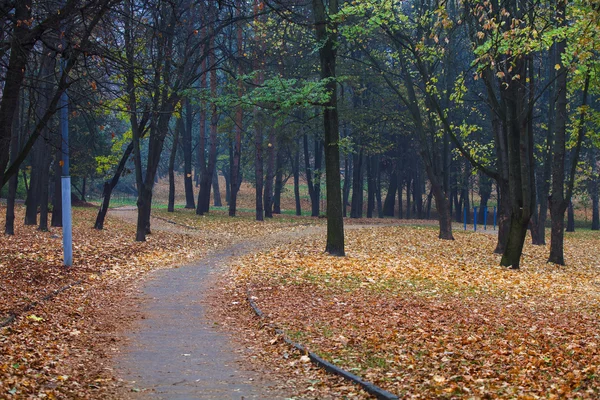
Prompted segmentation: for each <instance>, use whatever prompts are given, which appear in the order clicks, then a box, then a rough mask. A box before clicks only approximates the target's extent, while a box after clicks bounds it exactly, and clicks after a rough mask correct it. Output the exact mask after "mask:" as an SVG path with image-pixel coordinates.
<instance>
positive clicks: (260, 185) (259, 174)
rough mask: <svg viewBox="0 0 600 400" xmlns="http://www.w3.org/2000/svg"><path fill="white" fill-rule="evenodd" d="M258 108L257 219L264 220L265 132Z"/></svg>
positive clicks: (256, 148)
mask: <svg viewBox="0 0 600 400" xmlns="http://www.w3.org/2000/svg"><path fill="white" fill-rule="evenodd" d="M259 113H260V112H259V111H258V110H255V111H254V120H255V121H256V122H255V125H254V152H255V158H254V174H255V176H254V179H255V180H256V220H257V221H263V220H264V219H265V217H264V209H263V179H264V172H263V170H264V169H263V157H262V146H263V140H262V139H263V132H262V126H263V125H262V118H261V121H258V114H259Z"/></svg>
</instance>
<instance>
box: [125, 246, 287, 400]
mask: <svg viewBox="0 0 600 400" xmlns="http://www.w3.org/2000/svg"><path fill="white" fill-rule="evenodd" d="M251 248H252V246H250V245H249V244H247V245H238V246H233V247H230V248H227V249H226V250H224V251H221V252H219V253H216V254H213V255H210V256H208V257H206V258H204V259H203V260H201V261H200V262H198V263H197V264H194V265H190V266H187V267H182V268H175V269H167V270H162V271H160V272H158V273H157V274H156V275H155V276H154V277H153V278H152V279H151V280H149V281H148V282H147V283H146V284H145V285H144V286H143V288H142V292H143V297H145V298H146V299H147V301H144V302H143V304H142V308H141V310H140V311H141V313H142V315H143V316H144V319H142V320H140V321H138V323H136V326H135V328H136V329H135V331H134V332H133V333H130V334H129V335H128V339H129V340H128V341H127V343H128V345H127V346H126V347H125V348H124V349H122V353H121V357H120V359H118V360H117V366H118V369H119V370H121V371H122V372H123V378H124V379H126V380H128V381H130V382H131V381H135V382H134V383H133V386H134V388H135V389H136V390H137V389H139V390H140V392H139V393H137V394H136V393H132V397H134V398H155V399H237V400H239V399H280V398H284V397H283V396H281V395H280V394H278V393H277V392H276V390H274V389H272V388H271V387H272V386H273V382H270V381H268V380H266V379H264V377H262V376H261V375H260V374H258V373H257V372H254V371H249V370H247V369H245V368H244V366H243V364H242V362H241V357H240V355H239V354H238V353H236V349H233V348H232V347H231V346H232V345H231V342H230V339H229V338H228V337H227V335H226V334H225V333H223V332H221V331H220V330H218V329H216V328H215V326H214V322H213V321H211V320H210V319H209V318H207V316H206V311H207V304H206V294H207V292H208V291H209V290H210V286H211V284H212V283H213V282H214V280H215V278H216V274H219V273H221V272H222V271H223V268H224V267H225V265H226V264H227V262H228V260H229V261H230V260H231V256H232V255H235V256H239V255H242V254H244V253H247V252H248V251H250V249H251ZM237 351H240V350H237ZM270 388H271V389H270Z"/></svg>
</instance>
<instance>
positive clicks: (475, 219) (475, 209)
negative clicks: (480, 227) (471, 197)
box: [473, 207, 477, 232]
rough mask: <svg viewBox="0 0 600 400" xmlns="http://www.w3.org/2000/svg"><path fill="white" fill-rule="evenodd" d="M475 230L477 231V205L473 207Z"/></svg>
mask: <svg viewBox="0 0 600 400" xmlns="http://www.w3.org/2000/svg"><path fill="white" fill-rule="evenodd" d="M473 210H474V211H473V230H474V231H475V232H477V207H473Z"/></svg>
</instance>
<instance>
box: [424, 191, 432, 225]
mask: <svg viewBox="0 0 600 400" xmlns="http://www.w3.org/2000/svg"><path fill="white" fill-rule="evenodd" d="M432 198H433V190H429V194H428V195H427V204H426V206H425V217H426V218H427V219H431V199H432Z"/></svg>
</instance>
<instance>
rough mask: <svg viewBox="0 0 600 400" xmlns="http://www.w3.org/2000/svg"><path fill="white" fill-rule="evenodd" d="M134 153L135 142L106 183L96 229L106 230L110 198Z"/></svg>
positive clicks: (130, 145) (127, 149)
mask: <svg viewBox="0 0 600 400" xmlns="http://www.w3.org/2000/svg"><path fill="white" fill-rule="evenodd" d="M132 151H133V142H131V143H129V145H128V146H127V148H126V149H125V151H124V152H123V155H122V156H121V160H120V161H119V165H117V169H116V170H115V173H114V175H113V177H112V179H111V180H110V181H109V182H104V189H103V191H102V205H101V206H100V209H99V210H98V215H97V216H96V223H95V224H94V228H95V229H99V230H102V229H104V219H105V218H106V213H107V211H108V207H109V205H110V197H111V195H112V191H113V190H114V188H115V187H116V186H117V184H118V183H119V179H120V178H121V175H122V174H123V171H124V170H125V165H126V164H127V160H129V156H131V152H132ZM53 219H54V215H53Z"/></svg>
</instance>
